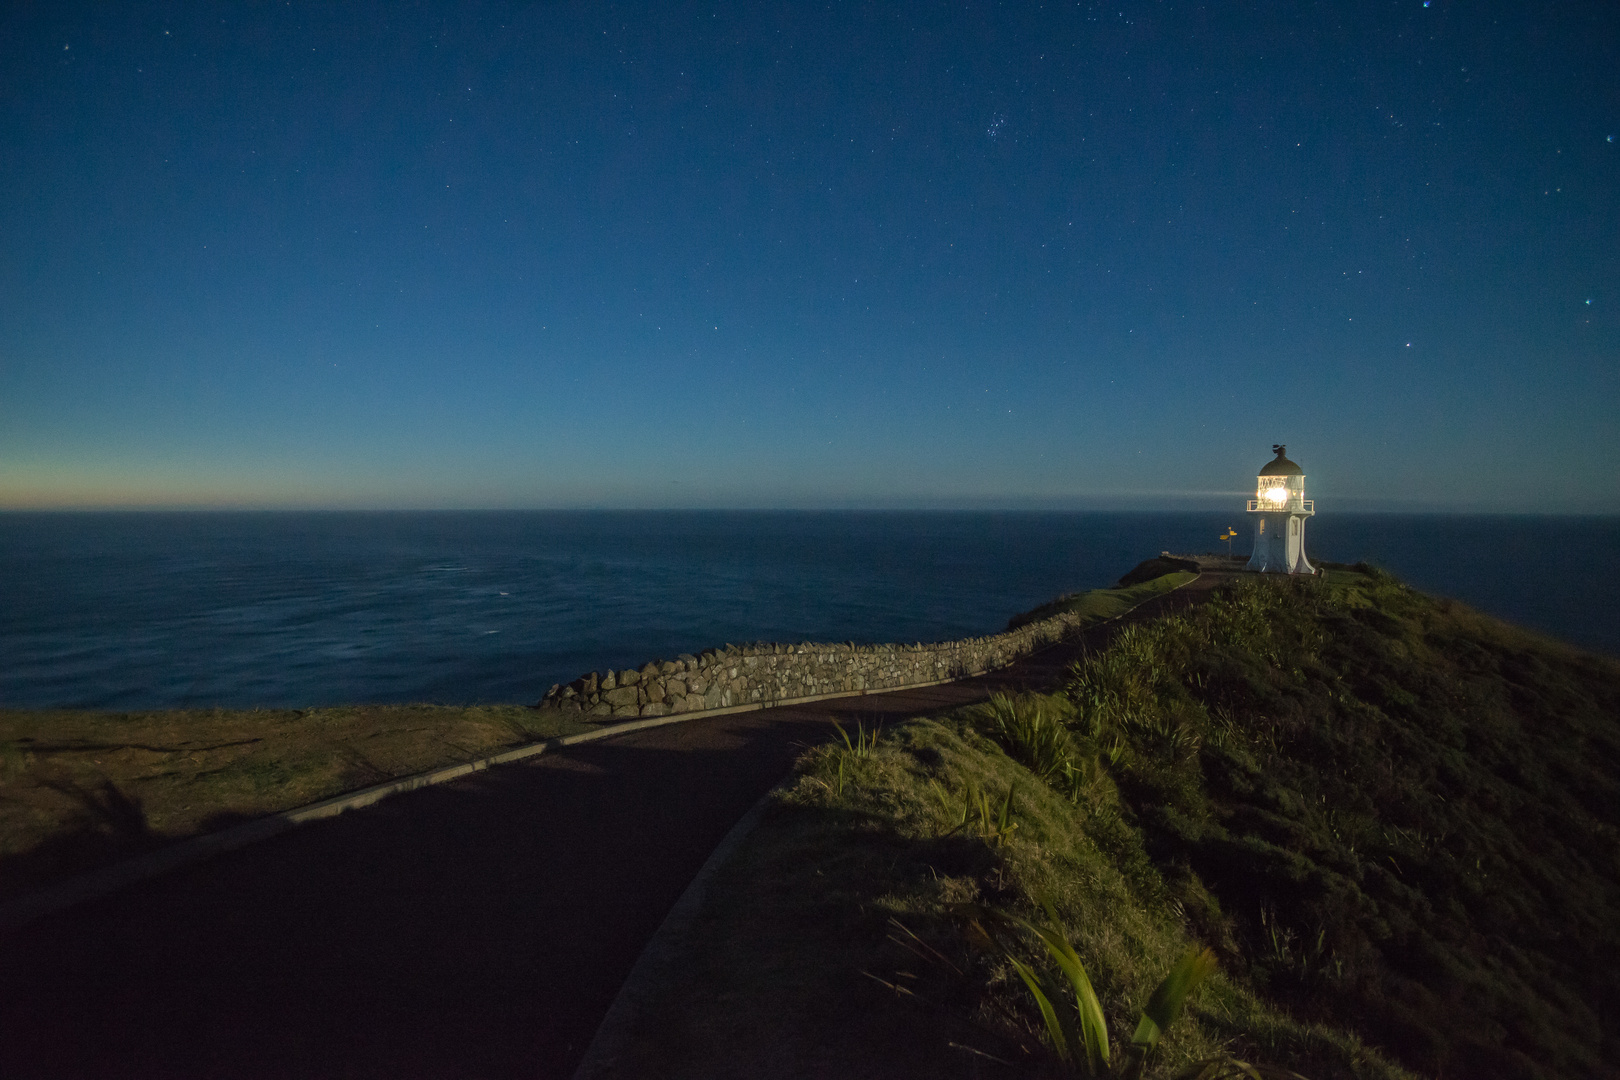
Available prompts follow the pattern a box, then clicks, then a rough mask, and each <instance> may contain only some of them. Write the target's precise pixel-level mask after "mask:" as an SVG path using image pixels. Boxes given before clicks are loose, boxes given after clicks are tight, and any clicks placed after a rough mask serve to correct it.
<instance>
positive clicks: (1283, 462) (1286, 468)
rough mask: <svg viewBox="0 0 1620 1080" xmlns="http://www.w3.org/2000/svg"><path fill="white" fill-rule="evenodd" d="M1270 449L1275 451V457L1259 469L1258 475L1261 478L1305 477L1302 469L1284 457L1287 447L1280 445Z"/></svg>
mask: <svg viewBox="0 0 1620 1080" xmlns="http://www.w3.org/2000/svg"><path fill="white" fill-rule="evenodd" d="M1272 449H1273V450H1275V451H1277V457H1276V459H1275V460H1273V461H1268V462H1266V463H1265V465H1264V466H1263V467H1262V468H1261V469H1260V475H1261V476H1304V475H1305V470H1304V469H1302V468H1300V467H1299V466H1298V465H1295V464H1294V463H1293V462H1292V461H1289V460H1288V458H1287V457H1286V456H1285V455H1286V454H1287V452H1288V447H1286V446H1282V445H1274V446H1272Z"/></svg>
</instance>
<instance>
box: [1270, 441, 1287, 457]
mask: <svg viewBox="0 0 1620 1080" xmlns="http://www.w3.org/2000/svg"><path fill="white" fill-rule="evenodd" d="M1271 452H1272V453H1273V454H1276V455H1277V456H1278V457H1287V456H1288V447H1286V446H1284V445H1283V444H1282V443H1280V442H1274V443H1272V444H1271Z"/></svg>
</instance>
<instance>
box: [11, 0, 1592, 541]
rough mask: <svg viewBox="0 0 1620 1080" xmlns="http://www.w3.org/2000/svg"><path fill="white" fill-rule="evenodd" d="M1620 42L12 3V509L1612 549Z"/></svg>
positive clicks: (1154, 16)
mask: <svg viewBox="0 0 1620 1080" xmlns="http://www.w3.org/2000/svg"><path fill="white" fill-rule="evenodd" d="M1617 71H1620V6H1617V5H1615V4H1613V3H1609V2H1600V3H1571V4H1562V5H1542V4H1512V5H1509V4H1501V5H1488V4H1470V3H1460V2H1452V0H1432V2H1431V3H1424V2H1423V0H1402V2H1399V3H1378V2H1356V3H1342V4H1311V3H1290V4H1267V3H1260V4H1254V5H1247V4H1246V5H1226V4H1210V5H1203V6H1200V5H1195V4H1175V3H1140V2H1135V0H1131V2H1124V0H1118V2H1114V3H1110V4H1107V5H1098V4H1090V3H1080V4H1044V5H1043V4H1039V3H1010V2H1009V3H1002V4H996V3H988V2H979V0H968V2H965V3H956V4H952V5H945V4H938V3H932V2H930V3H918V4H907V3H902V2H884V3H873V4H854V3H781V2H776V3H773V2H768V0H767V2H755V0H750V2H739V3H713V2H711V3H701V4H698V3H671V2H664V3H648V4H640V5H637V4H622V3H621V4H608V3H522V4H517V3H514V4H500V3H467V4H433V3H416V4H408V3H388V4H381V3H375V4H372V3H364V2H356V3H347V4H325V3H304V2H299V0H294V2H291V3H246V2H233V3H230V4H223V3H207V2H188V3H184V4H181V3H173V4H163V3H152V4H131V5H107V4H99V3H96V4H90V3H86V4H75V3H69V2H63V0H52V2H48V3H32V4H30V3H11V4H7V5H5V7H4V11H3V13H0V508H27V507H104V506H140V507H146V506H150V507H192V506H197V507H207V506H219V507H271V508H273V507H356V508H373V507H374V508H390V507H400V508H405V507H413V508H435V507H443V508H457V507H480V508H494V507H513V508H519V507H762V508H790V507H804V508H819V507H828V508H833V507H862V508H864V507H940V508H952V507H958V508H989V507H1009V508H1019V507H1031V508H1035V507H1040V508H1067V507H1074V508H1088V507H1095V508H1106V507H1131V508H1141V507H1161V506H1162V507H1166V508H1170V507H1180V506H1188V507H1190V506H1195V505H1219V506H1225V505H1230V504H1231V502H1232V500H1233V499H1234V497H1241V496H1242V493H1243V492H1244V491H1246V490H1248V489H1249V488H1251V487H1252V485H1253V482H1254V474H1255V473H1256V471H1257V470H1258V469H1259V467H1260V466H1261V465H1263V464H1264V463H1265V462H1266V461H1267V460H1268V459H1269V457H1270V452H1269V447H1270V446H1271V444H1272V443H1274V442H1284V443H1287V444H1288V447H1289V456H1290V457H1291V458H1293V459H1294V460H1296V461H1298V462H1299V463H1300V464H1301V465H1302V466H1303V467H1304V469H1305V471H1306V473H1307V474H1308V480H1307V483H1308V485H1309V488H1310V490H1309V492H1308V494H1311V495H1313V496H1314V497H1315V498H1316V499H1318V500H1319V501H1318V509H1319V510H1321V511H1326V510H1327V509H1328V508H1329V507H1343V508H1346V509H1394V510H1430V509H1433V510H1487V511H1512V512H1559V513H1569V512H1575V513H1605V514H1612V513H1620V421H1617V419H1616V417H1617V415H1620V142H1617V141H1616V140H1617V138H1620V78H1617V77H1616V74H1615V73H1616V72H1617Z"/></svg>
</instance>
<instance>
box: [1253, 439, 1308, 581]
mask: <svg viewBox="0 0 1620 1080" xmlns="http://www.w3.org/2000/svg"><path fill="white" fill-rule="evenodd" d="M1272 450H1274V451H1276V453H1277V459H1276V460H1275V461H1268V462H1267V463H1266V465H1265V467H1264V468H1262V469H1261V470H1260V475H1259V477H1257V481H1258V483H1257V485H1256V488H1255V493H1254V495H1255V497H1254V498H1252V499H1250V500H1249V515H1250V516H1251V517H1252V518H1254V554H1253V555H1251V556H1250V557H1249V564H1248V567H1247V569H1249V570H1253V571H1255V572H1256V573H1260V574H1314V573H1316V569H1315V568H1314V567H1313V566H1311V564H1310V562H1309V560H1307V559H1306V558H1305V519H1306V518H1309V517H1314V516H1315V515H1316V504H1315V503H1314V502H1312V501H1311V500H1310V499H1307V498H1306V497H1305V470H1304V469H1301V468H1300V467H1299V466H1298V465H1295V464H1294V463H1293V462H1292V461H1289V460H1288V456H1287V450H1288V447H1286V446H1283V445H1281V444H1278V445H1275V446H1273V447H1272Z"/></svg>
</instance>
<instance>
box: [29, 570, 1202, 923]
mask: <svg viewBox="0 0 1620 1080" xmlns="http://www.w3.org/2000/svg"><path fill="white" fill-rule="evenodd" d="M1202 576H1203V575H1202V574H1198V575H1196V576H1195V577H1193V578H1192V579H1191V580H1190V581H1184V582H1182V583H1181V584H1180V585H1177V586H1176V587H1175V588H1174V589H1170V590H1169V591H1167V592H1163V593H1160V594H1158V596H1150V597H1148V598H1147V599H1146V600H1143V601H1142V602H1141V603H1139V604H1135V605H1133V606H1132V607H1130V608H1128V609H1126V610H1125V611H1122V612H1120V613H1119V614H1118V615H1115V616H1113V618H1110V619H1104V620H1102V621H1101V622H1099V623H1096V624H1094V625H1097V626H1102V625H1106V624H1107V623H1111V622H1114V621H1116V620H1118V619H1123V618H1124V617H1125V616H1127V615H1129V614H1130V613H1131V612H1133V611H1135V610H1136V609H1137V608H1139V607H1141V606H1142V605H1143V604H1148V603H1152V602H1153V601H1154V600H1157V599H1160V598H1161V597H1165V596H1169V595H1170V594H1171V593H1173V592H1178V591H1180V590H1181V589H1183V588H1185V587H1186V586H1188V585H1190V584H1192V582H1193V581H1197V580H1198V578H1199V577H1202ZM1050 644H1056V642H1052V643H1050ZM1044 647H1049V646H1043V648H1044ZM1034 651H1037V652H1038V651H1039V650H1034ZM1019 659H1022V657H1020V658H1019ZM1017 662H1018V661H1016V660H1014V661H1012V662H1011V663H1017ZM1008 666H1011V665H1010V664H1009V665H1008ZM985 674H988V671H975V672H964V673H963V674H961V675H958V676H955V677H954V678H950V679H934V680H931V681H929V682H919V683H907V684H906V685H905V686H885V687H882V688H879V689H866V690H842V691H837V692H835V693H830V694H811V695H809V696H808V697H797V698H778V699H776V700H772V701H756V702H749V703H748V704H745V705H731V706H728V707H725V708H719V709H697V710H693V711H692V712H684V713H671V714H668V715H666V716H651V717H647V718H646V719H638V720H626V721H625V722H624V723H621V724H608V725H605V726H603V727H600V728H597V729H596V730H594V731H582V732H578V733H576V734H573V735H561V736H558V737H555V738H551V739H542V740H541V741H539V742H533V743H528V744H526V745H524V746H518V747H514V748H512V749H510V750H503V751H501V752H500V753H498V754H491V755H489V756H487V757H482V758H478V759H476V760H474V761H468V762H463V763H462V764H460V765H447V766H444V767H443V768H438V769H432V770H429V771H428V772H422V773H416V774H414V775H411V776H402V777H399V778H398V779H396V780H387V781H384V782H383V783H381V784H374V785H372V786H371V787H368V788H361V789H360V790H358V791H350V792H345V793H343V794H341V795H334V796H332V797H331V798H329V799H322V800H321V801H319V802H313V803H309V804H307V805H305V806H299V807H294V808H293V809H291V810H282V811H279V812H277V813H274V814H269V815H267V816H265V817H262V818H255V819H254V820H252V821H248V822H244V823H242V824H241V825H233V826H232V827H230V828H228V829H221V830H220V831H219V832H213V833H204V834H202V835H201V836H193V837H190V838H188V839H185V840H180V841H177V842H175V843H173V844H168V845H166V846H164V847H161V848H159V849H157V850H155V851H151V852H147V853H146V854H144V855H133V856H130V857H128V858H125V859H120V860H118V861H117V862H114V863H110V864H108V865H106V866H102V867H98V868H96V869H94V870H88V871H85V872H84V873H82V874H77V875H75V876H73V877H70V878H68V879H66V880H65V881H59V882H57V883H56V884H55V885H49V886H46V887H45V888H43V889H39V890H37V891H35V892H31V893H27V894H25V895H23V896H20V897H17V898H16V899H14V900H10V901H7V902H5V903H3V904H0V933H4V932H7V931H10V930H14V929H16V928H18V927H20V926H24V925H26V924H28V923H30V922H33V921H34V920H35V919H40V918H44V917H45V916H46V915H50V914H53V913H55V912H58V911H62V910H64V909H66V908H70V907H72V906H74V905H75V904H80V903H83V902H85V901H87V900H93V899H95V898H96V897H98V896H106V895H108V894H110V893H114V892H117V891H118V890H119V889H123V888H127V887H128V886H130V885H134V884H136V883H138V882H142V881H146V880H148V879H150V878H154V877H157V876H158V875H160V874H165V873H167V872H169V871H170V870H176V869H179V868H180V867H182V866H186V865H189V864H190V863H194V862H200V861H201V860H203V859H208V858H212V857H213V856H215V855H222V854H224V853H225V852H227V851H235V850H236V849H237V848H242V847H247V846H248V845H249V844H256V843H258V842H259V841H261V840H268V839H270V838H271V837H273V836H278V835H280V834H281V833H284V832H287V831H288V830H290V829H295V828H297V827H298V826H300V825H307V824H309V823H310V822H312V821H320V820H322V819H323V818H329V817H336V816H337V815H339V814H341V813H343V812H344V811H346V810H358V809H360V808H361V807H364V806H370V805H371V804H373V803H376V802H381V801H382V800H383V799H386V798H388V797H389V796H391V795H398V794H401V793H403V792H407V791H415V790H417V789H418V788H425V787H431V786H433V785H435V784H444V783H448V782H449V781H451V780H459V779H461V778H462V777H463V776H469V775H471V774H472V773H475V772H479V771H481V770H483V769H487V768H490V767H491V766H493V765H505V764H507V763H508V762H513V761H521V760H522V759H524V758H528V757H534V756H536V755H538V754H543V753H545V752H546V751H547V750H560V749H562V748H564V747H568V746H576V745H578V744H580V743H587V742H594V741H596V740H597V739H607V738H612V737H613V736H615V735H626V734H629V733H630V732H633V731H644V730H646V729H648V728H655V727H663V726H664V725H666V724H679V723H684V722H685V721H687V720H701V719H704V718H706V717H710V716H726V715H729V714H731V713H743V712H756V711H758V710H760V709H775V708H780V707H782V706H787V705H806V704H810V703H813V702H817V701H829V700H832V699H835V698H849V697H865V696H867V695H870V694H888V693H894V692H896V691H900V690H920V689H924V688H926V687H930V686H944V685H945V684H946V683H953V682H960V681H961V680H963V679H972V678H977V677H978V676H980V675H985ZM761 805H763V804H761ZM750 813H752V811H750ZM739 824H740V823H739ZM729 839H730V835H729V834H728V835H727V840H729ZM724 843H725V841H722V844H724ZM716 850H718V849H716ZM704 868H705V870H707V869H708V864H704ZM700 873H702V871H700ZM682 899H683V900H684V895H683V897H682ZM655 937H656V935H655Z"/></svg>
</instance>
